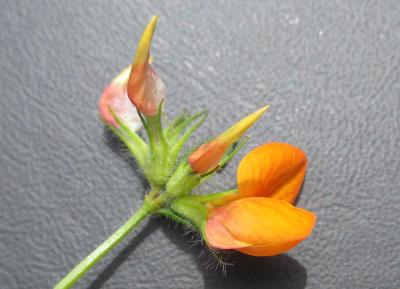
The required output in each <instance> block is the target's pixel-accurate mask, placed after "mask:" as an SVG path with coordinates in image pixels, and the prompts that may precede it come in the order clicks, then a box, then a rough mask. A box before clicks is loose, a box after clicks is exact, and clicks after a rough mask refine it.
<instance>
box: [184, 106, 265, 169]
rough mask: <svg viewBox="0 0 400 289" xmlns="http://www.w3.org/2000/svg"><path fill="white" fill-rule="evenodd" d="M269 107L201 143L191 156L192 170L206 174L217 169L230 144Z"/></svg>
mask: <svg viewBox="0 0 400 289" xmlns="http://www.w3.org/2000/svg"><path fill="white" fill-rule="evenodd" d="M268 107H269V106H264V107H263V108H261V109H259V110H257V111H256V112H253V113H252V114H249V115H248V116H246V117H245V118H243V119H242V120H240V121H239V122H237V123H236V124H234V125H233V126H231V127H230V128H229V129H227V130H226V131H225V132H223V133H222V134H220V135H219V136H218V137H216V138H215V139H214V140H212V141H210V142H208V143H205V144H203V145H201V146H200V147H199V148H198V149H197V150H195V151H194V152H193V153H192V154H191V155H190V157H189V160H188V161H189V164H190V166H191V168H192V170H193V171H194V172H196V173H198V174H204V173H207V172H209V171H211V170H213V169H215V168H216V167H217V166H218V163H219V162H220V160H221V159H222V157H223V156H224V154H225V152H226V151H227V149H228V148H229V146H230V145H231V144H233V143H234V142H236V141H237V140H238V139H239V138H240V137H241V136H242V135H243V134H244V133H245V131H246V130H247V129H248V128H250V127H251V126H252V125H253V124H254V123H255V122H256V121H257V120H258V119H259V118H260V117H261V116H262V115H263V114H264V113H265V112H266V111H267V109H268Z"/></svg>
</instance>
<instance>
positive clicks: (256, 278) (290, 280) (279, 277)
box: [162, 226, 307, 289]
mask: <svg viewBox="0 0 400 289" xmlns="http://www.w3.org/2000/svg"><path fill="white" fill-rule="evenodd" d="M162 230H163V231H164V233H165V235H166V236H167V237H168V238H169V239H170V240H171V242H173V243H174V244H175V245H176V246H177V247H178V248H180V249H182V250H183V251H184V252H185V253H186V254H190V255H192V256H193V259H194V260H195V261H196V263H197V267H198V269H199V271H200V272H202V273H203V279H204V288H205V289H214V288H221V289H225V288H230V289H232V288H233V289H235V288H241V289H242V288H246V289H252V288H254V289H255V288H257V289H269V288H271V289H288V288H291V289H303V288H305V286H306V283H307V271H306V269H305V268H304V267H303V266H302V265H301V264H300V263H299V262H297V261H296V260H295V259H293V258H291V257H289V256H288V255H278V256H274V257H252V256H248V255H244V254H241V253H239V252H231V253H230V254H228V255H224V256H222V259H223V260H224V261H226V262H228V263H230V264H231V265H227V266H226V272H224V271H225V270H224V269H223V267H221V266H220V265H218V261H216V258H215V257H213V256H212V255H211V254H210V253H209V250H208V249H206V248H205V247H204V246H203V245H201V244H200V242H199V243H198V244H197V245H195V246H192V245H191V243H192V242H193V237H194V238H195V239H196V238H197V237H196V236H194V234H193V233H189V234H187V233H186V232H185V230H184V229H183V228H181V227H180V226H178V227H177V228H175V229H174V228H171V227H170V226H163V227H162Z"/></svg>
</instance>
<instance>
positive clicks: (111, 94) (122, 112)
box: [99, 66, 142, 131]
mask: <svg viewBox="0 0 400 289" xmlns="http://www.w3.org/2000/svg"><path fill="white" fill-rule="evenodd" d="M130 71H131V66H128V67H126V68H125V69H124V70H122V71H121V72H120V73H119V74H118V75H117V76H116V77H115V78H114V79H113V80H112V82H111V83H110V84H109V85H108V86H107V87H106V89H105V90H104V92H103V94H102V96H101V97H100V101H99V113H100V117H101V118H102V119H103V120H104V121H105V122H106V123H108V124H109V125H112V126H114V127H116V128H118V124H117V122H116V120H115V119H114V117H113V116H112V114H111V113H110V108H111V109H112V110H113V111H114V113H115V114H116V115H117V116H118V117H119V118H121V120H122V121H124V123H125V124H126V125H127V126H128V127H129V128H130V129H131V130H133V131H136V130H138V129H139V128H140V127H141V125H142V122H141V121H140V118H139V115H138V114H137V112H136V109H135V107H134V106H133V104H132V103H131V101H130V100H129V98H128V94H127V83H128V78H129V74H130Z"/></svg>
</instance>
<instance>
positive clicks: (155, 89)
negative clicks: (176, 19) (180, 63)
mask: <svg viewBox="0 0 400 289" xmlns="http://www.w3.org/2000/svg"><path fill="white" fill-rule="evenodd" d="M157 19H158V17H157V16H153V17H152V18H151V20H150V22H149V24H147V26H146V28H145V30H144V31H143V34H142V37H141V38H140V41H139V45H138V48H137V50H136V55H135V59H134V61H133V64H132V71H131V73H130V76H129V81H128V96H129V99H130V100H131V101H132V103H133V104H134V105H135V106H136V108H137V109H138V111H140V112H141V113H143V114H144V115H147V116H152V115H155V114H157V110H158V106H159V105H160V103H161V101H162V100H163V98H164V97H165V86H164V84H163V82H162V81H161V79H160V78H159V77H158V76H157V74H156V72H155V71H154V69H153V68H152V67H151V65H150V63H149V59H150V45H151V40H152V38H153V34H154V30H155V28H156V25H157Z"/></svg>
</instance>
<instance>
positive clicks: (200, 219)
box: [170, 196, 207, 229]
mask: <svg viewBox="0 0 400 289" xmlns="http://www.w3.org/2000/svg"><path fill="white" fill-rule="evenodd" d="M191 197H192V196H184V197H180V198H176V199H175V200H173V201H172V202H171V204H170V208H171V210H172V211H174V212H175V213H176V214H178V215H180V216H182V217H183V218H185V219H188V220H190V221H191V223H193V224H194V225H195V227H196V228H197V229H201V228H202V227H203V224H204V222H205V221H206V218H207V208H206V205H205V204H204V203H203V202H199V201H197V200H194V199H193V198H191Z"/></svg>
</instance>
